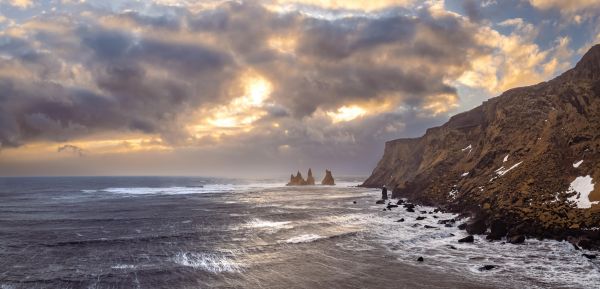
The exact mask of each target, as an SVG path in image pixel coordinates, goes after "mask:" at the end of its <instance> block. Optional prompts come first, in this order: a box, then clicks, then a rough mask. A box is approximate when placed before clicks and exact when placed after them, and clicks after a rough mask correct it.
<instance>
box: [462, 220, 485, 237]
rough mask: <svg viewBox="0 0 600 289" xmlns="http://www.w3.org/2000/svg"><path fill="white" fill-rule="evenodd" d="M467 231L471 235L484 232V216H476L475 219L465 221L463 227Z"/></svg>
mask: <svg viewBox="0 0 600 289" xmlns="http://www.w3.org/2000/svg"><path fill="white" fill-rule="evenodd" d="M465 229H466V230H467V233H469V234H471V235H481V234H483V233H485V230H486V229H487V226H486V225H485V219H484V218H476V219H475V220H473V221H471V222H469V223H467V227H466V228H465Z"/></svg>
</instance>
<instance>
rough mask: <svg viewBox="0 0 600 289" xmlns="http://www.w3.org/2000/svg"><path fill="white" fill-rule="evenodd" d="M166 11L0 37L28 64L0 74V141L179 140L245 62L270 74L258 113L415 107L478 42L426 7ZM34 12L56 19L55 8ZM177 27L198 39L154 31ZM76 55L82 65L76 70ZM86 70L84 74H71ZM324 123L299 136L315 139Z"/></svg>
mask: <svg viewBox="0 0 600 289" xmlns="http://www.w3.org/2000/svg"><path fill="white" fill-rule="evenodd" d="M169 11H170V12H169V14H166V15H159V16H149V15H144V14H143V13H141V12H131V11H128V12H125V13H121V14H118V13H115V14H113V15H108V16H111V17H112V18H111V19H112V20H115V21H121V22H118V23H121V24H120V25H122V26H123V27H122V28H121V29H119V28H118V26H117V27H115V26H106V25H103V24H102V21H100V18H102V17H103V16H107V15H105V14H106V13H107V12H106V10H99V11H91V13H92V16H89V17H91V18H82V19H77V17H74V19H68V18H67V19H65V18H62V17H58V16H56V18H60V21H59V22H58V23H59V24H61V25H62V27H63V28H62V30H60V31H55V30H44V29H39V28H30V30H29V31H28V34H27V36H26V37H23V38H10V37H8V36H2V37H3V40H2V41H0V53H3V54H5V55H8V56H9V57H8V58H1V59H0V67H8V66H11V65H12V66H15V67H18V68H19V69H23V70H25V71H28V73H30V74H31V76H30V75H18V74H15V75H14V76H15V77H9V76H7V75H2V76H0V113H1V115H0V141H1V142H2V144H3V145H4V146H18V145H21V144H24V143H27V142H28V141H33V140H51V141H59V142H64V141H68V140H72V139H75V138H77V137H81V136H85V135H88V134H93V133H98V132H105V131H110V132H114V131H118V132H124V133H126V132H142V133H148V134H159V135H161V136H162V137H163V139H164V140H165V141H167V142H170V143H171V144H177V143H179V142H181V141H183V140H185V139H187V138H188V137H189V136H188V135H186V132H185V131H184V129H183V128H184V127H185V125H186V123H184V122H185V121H187V120H189V119H186V118H184V117H182V115H186V114H189V113H191V112H192V111H194V110H196V109H198V108H203V107H206V108H210V107H213V106H215V105H217V104H226V103H228V102H229V101H230V100H231V98H232V97H235V96H232V95H230V94H228V93H227V91H228V88H229V86H230V84H231V83H232V80H233V79H235V78H236V77H237V76H238V75H239V74H240V73H241V72H242V71H244V70H247V69H253V70H255V71H257V72H258V73H259V74H261V75H263V76H265V77H266V78H267V79H268V80H269V81H270V82H271V83H272V84H273V92H272V95H271V98H270V99H269V102H270V105H269V106H267V107H266V108H265V110H266V111H267V116H265V117H266V118H269V119H284V120H287V121H282V123H284V124H287V125H288V126H289V127H290V128H293V127H294V126H295V125H298V126H306V125H307V124H306V123H303V122H304V119H305V118H306V117H311V116H312V115H313V114H314V113H315V112H316V111H317V110H319V109H321V110H323V111H335V110H336V109H337V108H339V107H340V106H342V105H345V104H347V103H354V102H369V101H381V102H383V101H391V102H392V103H393V104H394V105H398V106H401V105H406V106H409V107H412V108H414V109H417V110H418V109H421V106H423V105H424V104H425V102H426V100H427V99H428V97H431V96H435V95H438V94H456V90H455V88H454V87H452V86H450V85H449V84H447V83H445V82H444V79H446V78H449V77H450V78H452V77H455V76H457V75H451V73H454V74H456V73H459V72H460V71H464V69H466V68H468V66H469V63H468V61H467V59H466V55H468V54H469V55H473V54H477V53H483V51H484V48H482V47H478V46H477V45H476V44H475V42H474V41H473V39H472V37H473V35H474V34H475V29H476V27H473V26H470V25H469V24H468V23H467V22H466V21H464V20H461V19H460V18H458V17H455V16H452V15H432V14H431V13H430V11H429V10H427V9H426V8H423V9H421V10H420V11H418V15H419V17H413V16H406V15H404V14H400V13H394V12H393V10H391V11H388V12H387V13H381V14H377V15H371V16H368V17H367V16H364V15H354V16H348V17H344V18H337V19H333V20H331V19H325V18H319V17H314V16H310V15H307V14H301V13H298V12H292V13H283V14H282V13H276V12H273V11H271V10H268V9H266V8H264V7H263V6H261V5H259V4H257V3H256V2H228V3H224V4H222V5H220V6H218V7H216V8H215V9H211V10H204V11H201V12H197V13H195V12H191V11H186V10H185V9H183V8H182V9H178V10H169ZM173 13H177V14H173ZM82 17H83V16H82ZM96 20H97V21H96ZM36 21H39V22H44V21H45V22H48V23H49V24H53V23H54V22H53V21H54V19H53V18H52V16H44V17H40V18H39V19H36ZM57 21H58V20H57ZM183 31H187V32H189V33H191V34H195V35H196V36H195V37H197V38H195V39H192V40H191V41H172V40H169V39H164V38H162V37H161V36H160V35H166V36H173V35H176V34H177V33H180V32H183ZM160 33H164V34H160ZM272 37H282V38H286V37H287V38H294V39H295V40H296V46H295V48H293V51H291V52H290V53H285V52H281V51H278V50H277V49H274V48H273V47H271V46H269V40H270V39H271V38H272ZM205 38H206V39H205ZM208 38H210V39H208ZM75 66H77V67H79V71H77V72H72V71H71V70H72V69H73V68H74V67H75ZM82 70H83V71H82ZM452 71H453V72H452ZM85 75H89V77H88V78H86V81H89V83H79V82H77V81H73V80H74V79H78V78H77V77H82V76H85ZM385 120H386V121H387V119H385ZM259 124H260V123H259ZM380 125H383V122H382V123H380ZM322 127H323V126H322V125H320V124H319V125H317V127H314V128H310V129H311V130H313V132H312V133H309V134H304V135H303V136H305V137H308V140H311V137H315V135H318V134H319V133H316V132H315V131H318V130H319V129H320V128H322ZM370 129H371V127H369V126H368V125H367V124H364V126H363V124H361V123H360V122H357V124H356V127H354V128H352V129H349V130H347V131H335V128H332V131H330V132H327V133H328V134H330V135H337V136H339V140H340V141H342V140H345V141H347V140H351V139H352V138H354V141H361V139H362V138H368V137H369V135H368V134H361V133H360V132H361V131H369V130H370ZM290 131H293V129H290ZM347 136H351V137H347ZM298 141H300V140H298ZM282 142H283V140H282Z"/></svg>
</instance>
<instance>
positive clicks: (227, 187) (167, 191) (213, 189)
mask: <svg viewBox="0 0 600 289" xmlns="http://www.w3.org/2000/svg"><path fill="white" fill-rule="evenodd" d="M282 186H283V184H282V183H265V184H207V185H204V186H202V187H178V186H175V187H161V188H152V187H131V188H121V187H114V188H105V189H99V190H82V192H83V193H102V192H104V193H112V194H124V195H187V194H210V193H230V192H248V191H252V190H259V189H267V188H277V187H282Z"/></svg>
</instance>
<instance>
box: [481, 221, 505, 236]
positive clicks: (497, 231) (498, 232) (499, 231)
mask: <svg viewBox="0 0 600 289" xmlns="http://www.w3.org/2000/svg"><path fill="white" fill-rule="evenodd" d="M506 227H507V226H506V223H505V222H504V221H502V220H493V221H492V222H491V223H490V233H489V234H488V235H487V236H486V237H485V238H486V239H488V240H500V239H502V238H503V237H504V236H506V234H507V233H508V231H507V228H506Z"/></svg>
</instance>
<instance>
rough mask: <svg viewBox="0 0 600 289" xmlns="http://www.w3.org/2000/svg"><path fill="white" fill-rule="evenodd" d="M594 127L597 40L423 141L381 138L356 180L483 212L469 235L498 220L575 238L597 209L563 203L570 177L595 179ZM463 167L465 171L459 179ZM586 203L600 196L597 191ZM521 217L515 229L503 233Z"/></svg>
mask: <svg viewBox="0 0 600 289" xmlns="http://www.w3.org/2000/svg"><path fill="white" fill-rule="evenodd" d="M599 131H600V45H595V46H593V47H592V48H591V49H590V50H589V51H588V52H587V53H586V54H585V55H584V56H583V58H582V59H581V61H579V63H577V65H576V66H575V67H574V68H573V69H571V70H568V71H566V72H565V73H563V74H562V75H560V76H558V77H556V78H555V79H552V80H549V81H547V82H542V83H539V84H536V85H532V86H529V87H521V88H515V89H511V90H508V91H506V92H504V93H502V94H501V95H500V96H498V97H495V98H492V99H489V100H487V101H485V102H484V103H483V104H482V105H481V106H479V107H476V108H474V109H472V110H470V111H467V112H464V113H461V114H458V115H455V116H453V117H451V118H450V120H449V121H448V122H447V123H445V124H444V125H441V126H439V127H434V128H430V129H428V130H427V132H426V133H425V134H424V135H423V136H422V137H418V138H411V139H398V140H392V141H389V142H387V143H386V144H385V149H384V155H383V157H382V159H381V160H380V161H379V163H378V164H377V167H376V168H375V169H374V170H373V173H372V174H371V176H370V177H369V178H368V179H367V180H365V182H364V183H363V186H366V187H381V186H382V185H384V184H385V185H387V186H388V187H390V188H394V191H393V194H394V195H395V196H402V197H407V198H411V199H414V200H418V201H419V202H422V203H427V204H430V205H439V206H442V207H444V208H447V209H448V210H449V211H452V212H474V213H477V212H481V211H485V212H486V213H488V214H489V215H486V216H485V217H483V218H482V220H477V221H476V223H473V224H469V225H467V230H468V231H469V232H470V233H473V234H475V233H478V234H481V233H484V232H485V229H487V228H485V227H486V226H485V223H486V222H490V221H492V220H493V219H502V220H504V221H505V223H506V227H508V228H511V229H510V231H511V234H513V235H520V234H527V235H528V236H534V237H546V238H547V237H550V238H557V239H562V238H565V237H567V236H569V235H573V236H579V235H581V234H585V232H586V230H585V229H586V228H590V227H598V226H600V214H598V213H597V212H598V211H600V205H593V206H592V207H591V208H589V209H587V208H585V209H580V208H575V207H574V206H573V204H572V203H569V202H568V201H567V200H568V198H569V197H571V196H573V195H574V194H572V193H571V194H569V193H565V192H567V191H568V188H569V185H570V183H571V182H572V181H573V180H574V179H575V178H576V177H577V176H582V175H590V176H591V177H592V178H593V179H594V182H595V183H597V182H598V180H600V166H597V165H594V164H598V163H600V137H598V132H599ZM581 159H584V162H583V163H582V165H581V166H580V167H579V168H574V167H573V163H575V162H577V161H579V160H581ZM464 172H469V176H468V177H460V176H461V175H462V174H463V173H464ZM590 200H591V201H594V200H600V189H596V190H594V191H593V192H592V193H591V194H590ZM521 223H526V225H525V226H524V227H523V231H524V232H512V231H513V230H512V227H513V226H514V225H517V224H521ZM490 225H491V222H490ZM494 231H497V230H494ZM499 235H504V232H501V233H499ZM492 237H493V238H497V236H492ZM594 240H595V241H593V242H595V243H598V242H600V241H596V239H594Z"/></svg>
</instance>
